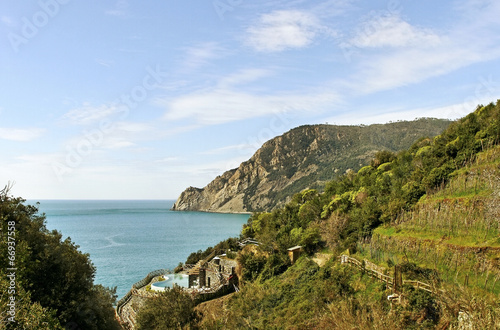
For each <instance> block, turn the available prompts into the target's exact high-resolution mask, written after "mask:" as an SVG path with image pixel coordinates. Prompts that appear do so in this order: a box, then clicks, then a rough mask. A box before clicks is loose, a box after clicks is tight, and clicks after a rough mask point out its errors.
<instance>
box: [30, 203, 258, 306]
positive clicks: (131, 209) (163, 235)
mask: <svg viewBox="0 0 500 330" xmlns="http://www.w3.org/2000/svg"><path fill="white" fill-rule="evenodd" d="M28 203H29V204H34V203H35V202H34V201H28ZM173 203H174V201H121V200H120V201H88V200H85V201H68V200H64V201H55V200H50V201H49V200H46V201H40V205H39V210H40V213H42V212H43V213H45V214H46V217H47V223H46V225H47V228H48V229H49V230H52V229H57V230H58V231H60V232H61V233H62V234H63V238H66V237H68V236H69V237H70V238H71V240H72V241H73V242H74V243H75V244H77V245H79V246H80V248H79V249H80V251H82V252H84V253H89V254H90V259H91V260H92V262H93V264H94V265H95V266H96V268H97V271H96V277H95V279H94V283H96V284H102V285H104V286H108V287H114V286H116V287H117V294H118V299H120V298H121V297H123V295H125V294H126V293H127V292H128V290H130V288H131V286H132V284H134V283H135V282H137V281H139V280H141V279H143V278H144V277H145V276H146V275H147V274H148V273H149V272H151V271H153V270H157V269H162V268H165V269H172V270H173V269H174V268H175V267H176V266H177V265H178V264H179V262H184V261H186V258H187V257H188V255H189V254H190V253H191V252H195V251H198V250H200V249H201V250H204V249H206V248H207V247H209V246H214V245H215V244H217V243H218V242H220V241H222V240H225V239H226V238H228V237H238V236H239V233H240V231H241V228H242V225H243V224H244V223H246V221H247V219H248V215H243V214H215V213H202V212H173V211H170V208H171V207H172V205H173Z"/></svg>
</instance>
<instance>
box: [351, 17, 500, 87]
mask: <svg viewBox="0 0 500 330" xmlns="http://www.w3.org/2000/svg"><path fill="white" fill-rule="evenodd" d="M476 14H477V16H476V17H475V20H478V21H481V20H482V15H485V16H486V17H488V15H489V14H486V13H485V14H480V13H476ZM485 20H487V18H485ZM364 24H371V26H373V27H375V28H374V29H372V30H370V33H365V34H363V32H360V31H363V28H360V29H359V30H358V33H357V35H356V36H355V37H354V38H352V39H351V40H350V42H351V45H355V46H356V47H357V48H358V49H356V53H357V55H356V56H355V57H354V59H355V63H354V65H355V70H354V71H353V72H354V73H353V75H352V76H351V77H350V78H348V80H349V81H348V82H345V81H344V82H343V84H344V85H345V86H349V88H350V89H351V90H355V91H357V92H358V93H362V94H369V93H374V92H378V91H384V90H390V89H393V88H398V87H401V86H407V85H410V84H415V83H420V82H422V81H425V80H427V79H429V78H432V77H438V76H442V75H445V74H449V73H451V72H454V71H456V70H458V69H461V68H464V67H467V66H469V65H472V64H475V63H480V62H485V61H489V60H491V59H495V58H498V57H500V43H499V42H498V41H499V35H500V29H499V28H498V27H499V26H500V24H498V23H496V24H497V26H496V28H495V26H494V25H492V24H489V25H487V28H486V27H485V26H483V25H482V23H478V24H477V25H475V24H471V22H470V20H469V19H467V18H465V19H462V20H459V21H457V22H456V23H455V24H456V25H455V27H454V28H453V29H449V30H448V31H447V32H446V33H445V32H442V33H437V32H435V31H432V30H430V29H426V28H422V27H415V26H412V25H410V24H409V23H408V22H405V21H404V20H402V19H401V18H400V17H397V16H391V17H384V18H375V22H372V23H370V22H368V23H364ZM478 35H481V36H482V37H481V38H477V36H478ZM378 48H383V50H384V52H380V51H379V49H378Z"/></svg>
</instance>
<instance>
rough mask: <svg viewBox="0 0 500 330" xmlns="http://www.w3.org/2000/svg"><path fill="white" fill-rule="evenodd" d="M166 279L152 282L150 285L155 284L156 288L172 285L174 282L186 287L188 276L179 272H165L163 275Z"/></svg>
mask: <svg viewBox="0 0 500 330" xmlns="http://www.w3.org/2000/svg"><path fill="white" fill-rule="evenodd" d="M165 277H166V280H165V281H161V282H156V283H153V284H152V285H151V286H152V287H153V286H156V287H158V288H166V287H169V288H171V287H173V285H174V284H177V285H178V286H182V287H184V288H187V287H188V286H189V276H187V275H181V274H167V275H165Z"/></svg>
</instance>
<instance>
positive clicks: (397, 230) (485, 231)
mask: <svg viewBox="0 0 500 330" xmlns="http://www.w3.org/2000/svg"><path fill="white" fill-rule="evenodd" d="M499 178H500V147H498V146H497V147H495V148H493V149H491V150H488V151H486V152H483V153H480V154H479V155H478V157H477V160H476V162H475V163H474V164H473V165H470V166H467V167H466V168H463V169H461V170H459V171H457V172H456V173H454V175H453V179H452V180H451V181H450V182H449V183H448V184H447V185H446V186H445V187H443V188H441V189H439V190H437V191H436V192H434V193H432V194H430V195H426V196H424V197H422V198H421V199H420V201H419V202H418V204H417V205H416V208H415V210H414V211H412V212H407V213H405V214H404V216H403V217H402V218H401V219H399V221H398V223H397V224H391V225H387V226H381V227H379V228H377V229H376V230H375V231H374V235H373V237H372V240H371V242H370V243H364V244H359V251H360V252H359V253H358V255H359V256H360V257H361V256H362V257H366V258H368V259H370V260H372V261H373V262H377V263H381V264H385V265H387V264H388V263H398V262H402V261H405V260H407V261H409V262H412V263H415V264H417V265H418V266H421V267H425V268H432V269H437V270H438V272H439V274H440V279H441V280H442V281H443V282H444V284H446V285H450V286H465V287H468V288H470V289H474V290H478V291H479V292H481V294H488V293H493V294H500V283H499V282H498V281H499V279H500V269H499V260H500V223H499V218H498V212H499V210H498V209H499V207H500V195H499V192H500V179H499Z"/></svg>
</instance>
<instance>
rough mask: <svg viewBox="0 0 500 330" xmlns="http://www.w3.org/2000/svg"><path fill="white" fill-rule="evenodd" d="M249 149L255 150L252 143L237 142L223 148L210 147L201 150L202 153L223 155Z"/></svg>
mask: <svg viewBox="0 0 500 330" xmlns="http://www.w3.org/2000/svg"><path fill="white" fill-rule="evenodd" d="M249 149H252V150H253V146H252V145H251V144H243V143H242V144H235V145H230V146H226V147H221V148H215V149H210V150H206V151H203V152H201V154H202V155H223V154H227V153H234V152H235V151H238V152H240V153H241V152H242V151H245V152H246V151H247V150H249Z"/></svg>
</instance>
